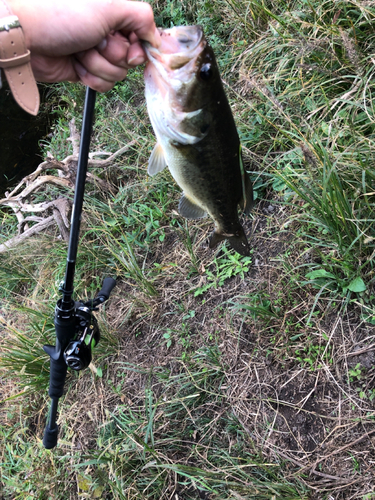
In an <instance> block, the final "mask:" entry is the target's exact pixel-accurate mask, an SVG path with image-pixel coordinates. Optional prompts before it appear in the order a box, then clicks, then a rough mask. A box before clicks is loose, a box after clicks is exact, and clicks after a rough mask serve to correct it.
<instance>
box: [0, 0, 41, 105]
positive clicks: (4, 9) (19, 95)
mask: <svg viewBox="0 0 375 500" xmlns="http://www.w3.org/2000/svg"><path fill="white" fill-rule="evenodd" d="M0 68H3V70H4V73H5V75H6V77H7V80H8V83H9V87H10V89H11V91H12V94H13V97H14V98H15V100H16V101H17V102H18V104H19V105H20V106H21V108H23V109H24V110H25V111H27V112H28V113H30V114H32V115H36V114H37V113H38V110H39V91H38V87H37V84H36V81H35V78H34V74H33V71H32V69H31V64H30V52H29V51H28V50H27V47H26V44H25V38H24V36H23V32H22V28H21V25H20V23H19V20H18V18H17V16H13V15H12V13H11V11H10V9H9V7H8V6H7V4H6V3H5V1H4V0H0Z"/></svg>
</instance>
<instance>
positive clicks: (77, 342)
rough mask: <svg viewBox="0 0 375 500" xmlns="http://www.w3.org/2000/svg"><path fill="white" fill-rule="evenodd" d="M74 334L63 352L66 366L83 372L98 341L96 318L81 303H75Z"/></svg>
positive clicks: (98, 332)
mask: <svg viewBox="0 0 375 500" xmlns="http://www.w3.org/2000/svg"><path fill="white" fill-rule="evenodd" d="M75 318H76V334H75V336H74V340H72V341H71V342H69V344H68V346H67V347H66V349H65V351H64V359H65V362H66V364H67V365H68V367H69V368H71V369H72V370H76V371H79V370H83V369H85V368H87V367H88V366H89V364H90V363H91V359H92V356H91V351H92V349H93V348H94V347H95V346H96V345H97V343H98V342H99V340H100V331H99V327H98V322H97V321H96V318H94V316H93V315H92V312H91V310H90V308H89V307H87V305H86V304H84V303H83V302H76V311H75Z"/></svg>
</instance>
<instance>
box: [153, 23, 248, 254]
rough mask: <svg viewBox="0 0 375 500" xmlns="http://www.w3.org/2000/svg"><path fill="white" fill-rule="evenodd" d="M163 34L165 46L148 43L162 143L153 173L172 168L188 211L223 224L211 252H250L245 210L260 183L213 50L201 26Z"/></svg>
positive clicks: (156, 122)
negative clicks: (245, 164) (254, 180)
mask: <svg viewBox="0 0 375 500" xmlns="http://www.w3.org/2000/svg"><path fill="white" fill-rule="evenodd" d="M160 34H161V39H162V45H161V47H160V48H159V49H155V48H153V47H151V46H150V45H149V44H147V43H145V49H146V52H147V54H148V58H149V62H148V63H147V65H146V69H145V82H146V99H147V108H148V111H149V115H150V119H151V123H152V125H153V128H154V131H155V134H156V136H157V139H158V144H157V145H156V147H155V148H154V151H153V152H152V154H151V157H150V161H149V170H148V171H149V174H150V175H155V174H156V173H157V172H159V171H161V170H162V169H163V168H164V167H165V166H166V165H168V168H169V170H170V172H171V174H172V176H173V177H174V179H175V181H176V182H177V184H178V185H179V186H180V187H181V189H182V190H183V195H182V197H181V200H180V204H179V212H180V214H181V215H183V216H185V217H187V218H200V217H204V216H206V215H207V214H209V215H210V216H211V217H212V219H213V220H214V223H215V229H214V232H213V233H212V235H211V238H210V247H214V246H216V245H217V243H218V242H219V241H222V240H224V239H228V241H229V243H230V245H231V246H232V247H233V248H234V249H235V250H236V251H237V252H239V253H241V254H242V255H249V253H250V248H249V245H248V242H247V238H246V235H245V233H244V230H243V228H242V226H241V224H240V222H239V218H238V205H241V206H242V207H243V208H244V209H245V212H246V213H249V211H250V209H251V207H252V204H253V195H252V186H251V182H250V179H249V178H248V175H247V174H246V172H242V170H241V163H240V162H241V157H240V155H241V153H240V141H239V137H238V134H237V130H236V126H235V123H234V119H233V115H232V112H231V109H230V106H229V103H228V100H227V98H226V95H225V92H224V89H223V86H222V83H221V78H220V74H219V70H218V67H217V64H216V60H215V56H214V54H213V51H212V49H211V47H210V46H209V45H208V43H207V41H206V39H205V38H204V35H203V31H202V29H201V28H200V27H199V26H188V27H186V26H181V27H175V28H172V29H170V30H161V32H160Z"/></svg>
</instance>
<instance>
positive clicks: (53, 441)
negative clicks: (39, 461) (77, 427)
mask: <svg viewBox="0 0 375 500" xmlns="http://www.w3.org/2000/svg"><path fill="white" fill-rule="evenodd" d="M58 435H59V426H58V425H57V424H56V425H55V427H54V428H53V429H51V428H50V426H49V425H48V424H47V426H46V428H45V429H44V436H43V446H44V448H46V450H51V449H52V448H54V447H55V446H56V445H57V440H58Z"/></svg>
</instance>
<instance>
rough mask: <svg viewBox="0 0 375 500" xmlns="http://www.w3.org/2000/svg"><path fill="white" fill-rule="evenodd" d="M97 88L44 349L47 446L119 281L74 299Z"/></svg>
mask: <svg viewBox="0 0 375 500" xmlns="http://www.w3.org/2000/svg"><path fill="white" fill-rule="evenodd" d="M95 99H96V92H95V90H92V89H91V88H90V87H87V89H86V96H85V105H84V111H83V124H82V133H81V144H80V149H79V157H78V166H77V177H76V184H75V193H74V201H73V211H72V219H71V229H70V237H69V247H68V255H67V262H66V269H65V279H64V282H63V285H62V286H61V287H60V291H61V292H62V298H60V299H59V300H58V301H57V304H56V308H55V318H54V324H55V332H56V345H54V346H53V345H45V346H44V347H43V349H44V350H45V352H46V353H47V354H48V355H49V356H50V381H49V391H48V394H49V396H50V398H51V407H50V411H49V416H48V420H47V425H46V428H45V431H44V437H43V446H44V447H45V448H47V449H51V448H54V447H55V446H56V445H57V440H58V432H59V426H58V425H57V423H56V420H57V407H58V402H59V399H60V398H61V396H62V395H63V392H64V384H65V378H66V374H67V369H68V367H69V368H71V369H73V370H77V371H78V370H83V369H84V368H87V367H88V366H89V364H90V363H91V359H92V355H91V351H92V348H93V347H95V345H96V344H97V343H98V342H99V340H100V331H99V327H98V323H97V320H96V318H95V317H94V315H93V311H97V310H98V308H97V306H99V305H100V304H103V302H105V301H106V300H107V299H108V298H109V296H110V293H111V291H112V289H113V287H114V286H115V284H116V281H115V280H114V279H113V278H105V279H104V281H103V285H102V289H101V290H100V292H99V293H98V294H97V296H96V298H95V299H91V300H89V301H87V302H82V301H74V300H73V291H74V288H73V281H74V273H75V266H76V258H77V250H78V238H79V229H80V225H81V215H82V206H83V196H84V191H85V181H86V173H87V163H88V155H89V146H90V136H91V130H92V123H93V118H94V108H95Z"/></svg>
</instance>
